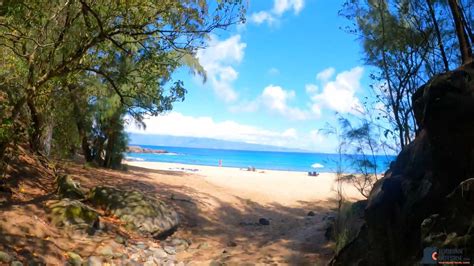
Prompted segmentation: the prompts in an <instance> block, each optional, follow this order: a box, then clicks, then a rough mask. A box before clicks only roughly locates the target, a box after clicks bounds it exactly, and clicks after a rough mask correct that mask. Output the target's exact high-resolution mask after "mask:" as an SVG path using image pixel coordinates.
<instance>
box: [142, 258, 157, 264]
mask: <svg viewBox="0 0 474 266" xmlns="http://www.w3.org/2000/svg"><path fill="white" fill-rule="evenodd" d="M156 265H157V264H156V263H155V262H154V261H153V258H152V259H151V260H147V261H145V263H143V266H156Z"/></svg>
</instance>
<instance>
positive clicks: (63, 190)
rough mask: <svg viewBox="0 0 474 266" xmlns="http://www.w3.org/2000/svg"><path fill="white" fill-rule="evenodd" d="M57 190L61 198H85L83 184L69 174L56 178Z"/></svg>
mask: <svg viewBox="0 0 474 266" xmlns="http://www.w3.org/2000/svg"><path fill="white" fill-rule="evenodd" d="M56 192H57V193H58V195H59V196H60V197H61V198H70V199H84V198H85V192H84V189H82V188H81V185H80V184H79V183H78V182H76V181H74V180H73V179H72V178H71V177H70V176H68V175H59V176H58V177H57V178H56Z"/></svg>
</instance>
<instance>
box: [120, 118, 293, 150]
mask: <svg viewBox="0 0 474 266" xmlns="http://www.w3.org/2000/svg"><path fill="white" fill-rule="evenodd" d="M145 124H146V129H145V130H143V129H141V128H138V127H137V126H136V125H134V124H133V123H130V124H129V125H128V126H127V129H126V131H127V132H131V133H141V134H144V133H145V134H156V135H171V136H185V137H202V138H212V139H221V140H229V141H242V142H247V143H258V144H266V145H277V146H285V145H289V146H288V147H295V145H297V141H296V140H295V139H296V137H297V136H298V133H297V131H296V130H295V129H294V128H288V129H286V130H284V131H281V132H280V131H272V130H268V129H264V128H260V127H255V126H250V125H244V124H240V123H237V122H235V121H232V120H225V121H215V120H214V119H213V118H212V117H209V116H201V117H194V116H187V115H183V114H181V113H179V112H170V113H167V114H165V115H161V116H156V117H148V118H146V119H145Z"/></svg>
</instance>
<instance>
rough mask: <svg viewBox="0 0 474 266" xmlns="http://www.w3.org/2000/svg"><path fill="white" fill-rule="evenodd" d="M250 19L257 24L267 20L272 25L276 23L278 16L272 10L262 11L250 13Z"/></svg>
mask: <svg viewBox="0 0 474 266" xmlns="http://www.w3.org/2000/svg"><path fill="white" fill-rule="evenodd" d="M250 21H253V22H255V23H257V24H262V23H264V22H267V23H268V24H269V25H272V24H274V23H275V21H276V18H275V17H274V16H273V15H272V14H271V13H270V12H267V11H260V12H256V13H253V14H252V15H250Z"/></svg>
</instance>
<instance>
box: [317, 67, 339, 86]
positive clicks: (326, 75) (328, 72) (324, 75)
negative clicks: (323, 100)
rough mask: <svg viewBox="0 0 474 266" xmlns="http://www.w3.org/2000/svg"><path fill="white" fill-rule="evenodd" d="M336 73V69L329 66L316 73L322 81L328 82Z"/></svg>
mask: <svg viewBox="0 0 474 266" xmlns="http://www.w3.org/2000/svg"><path fill="white" fill-rule="evenodd" d="M334 73H336V70H335V69H334V68H333V67H329V68H326V69H324V70H323V71H321V72H319V73H318V74H317V75H316V79H317V80H319V81H321V82H326V81H328V80H329V79H330V78H331V77H332V76H333V75H334Z"/></svg>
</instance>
